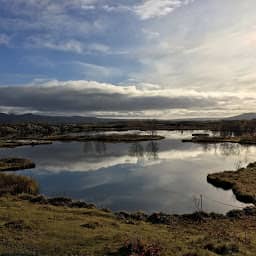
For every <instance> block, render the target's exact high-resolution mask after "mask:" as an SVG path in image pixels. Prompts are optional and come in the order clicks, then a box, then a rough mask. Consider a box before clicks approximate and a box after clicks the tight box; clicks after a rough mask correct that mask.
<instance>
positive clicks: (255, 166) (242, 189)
mask: <svg viewBox="0 0 256 256" xmlns="http://www.w3.org/2000/svg"><path fill="white" fill-rule="evenodd" d="M207 180H208V182H209V183H211V184H213V185H214V186H216V187H220V188H223V189H232V190H233V192H234V194H235V195H236V197H237V199H238V200H240V201H242V202H245V203H254V204H255V203H256V163H252V164H249V165H248V166H247V167H246V168H241V169H239V170H237V171H225V172H220V173H214V174H209V175H208V177H207Z"/></svg>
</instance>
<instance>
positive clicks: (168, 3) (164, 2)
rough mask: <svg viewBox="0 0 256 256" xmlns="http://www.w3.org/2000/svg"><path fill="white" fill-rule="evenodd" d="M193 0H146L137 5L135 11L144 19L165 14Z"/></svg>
mask: <svg viewBox="0 0 256 256" xmlns="http://www.w3.org/2000/svg"><path fill="white" fill-rule="evenodd" d="M191 2H193V0H158V1H155V0H144V2H143V3H142V4H140V5H137V6H136V7H135V9H134V10H135V12H136V14H137V15H139V17H140V18H141V19H142V20H147V19H150V18H155V17H161V16H165V15H167V14H169V13H171V12H172V11H174V10H175V9H177V8H179V7H181V6H183V5H187V4H189V3H191Z"/></svg>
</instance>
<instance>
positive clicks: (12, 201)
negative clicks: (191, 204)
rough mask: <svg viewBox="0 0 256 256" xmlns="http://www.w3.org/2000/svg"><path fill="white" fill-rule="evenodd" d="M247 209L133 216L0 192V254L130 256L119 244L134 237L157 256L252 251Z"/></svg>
mask: <svg viewBox="0 0 256 256" xmlns="http://www.w3.org/2000/svg"><path fill="white" fill-rule="evenodd" d="M248 212H249V213H245V212H239V214H238V212H236V213H233V214H232V213H231V214H230V216H218V215H213V216H209V215H204V214H202V215H201V217H200V218H198V215H187V216H179V217H178V216H165V215H155V216H153V217H152V216H151V217H150V218H148V219H147V220H139V218H136V217H131V216H130V217H127V216H126V218H124V217H123V215H116V214H114V213H111V212H107V211H103V210H99V209H96V208H91V207H89V208H77V207H75V208H74V207H73V208H72V207H63V206H58V207H57V206H53V205H50V204H36V203H31V202H28V201H24V200H21V199H19V198H18V197H10V196H9V197H2V198H0V230H1V232H0V241H1V243H0V255H130V254H128V253H127V250H126V247H125V245H126V244H127V241H131V242H132V241H135V240H136V239H137V238H138V239H140V240H141V241H143V243H144V244H155V245H157V246H158V247H159V248H161V252H160V255H163V256H165V255H173V256H192V255H193V256H214V255H241V256H242V255H243V256H244V255H255V254H256V238H255V237H256V236H255V235H256V230H255V221H256V213H255V211H251V212H250V211H248ZM135 216H136V215H135ZM167 219H168V221H167ZM149 220H151V221H149ZM161 220H162V221H163V222H164V223H165V224H161ZM164 220H165V221H164ZM152 222H153V223H158V222H159V223H158V224H153V223H152ZM141 255H142V254H141Z"/></svg>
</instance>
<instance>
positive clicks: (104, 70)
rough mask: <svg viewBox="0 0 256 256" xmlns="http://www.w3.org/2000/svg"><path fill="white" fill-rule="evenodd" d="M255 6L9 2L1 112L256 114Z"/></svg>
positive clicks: (141, 0)
mask: <svg viewBox="0 0 256 256" xmlns="http://www.w3.org/2000/svg"><path fill="white" fill-rule="evenodd" d="M255 10H256V1H255V0H243V1H241V0H72V1H71V0H0V112H6V113H37V114H50V115H84V116H96V117H111V118H113V117H114V118H161V119H172V118H193V117H225V116H232V115H237V114H241V113H245V112H255V109H256V108H255V107H256V90H255V88H256V84H255V82H256V72H255V71H256V15H255Z"/></svg>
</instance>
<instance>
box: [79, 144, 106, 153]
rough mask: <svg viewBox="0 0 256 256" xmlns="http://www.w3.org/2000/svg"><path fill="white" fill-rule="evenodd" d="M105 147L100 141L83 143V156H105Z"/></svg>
mask: <svg viewBox="0 0 256 256" xmlns="http://www.w3.org/2000/svg"><path fill="white" fill-rule="evenodd" d="M106 151H107V145H106V143H105V142H101V141H88V142H84V143H83V152H84V154H85V155H91V154H97V155H105V153H106Z"/></svg>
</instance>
